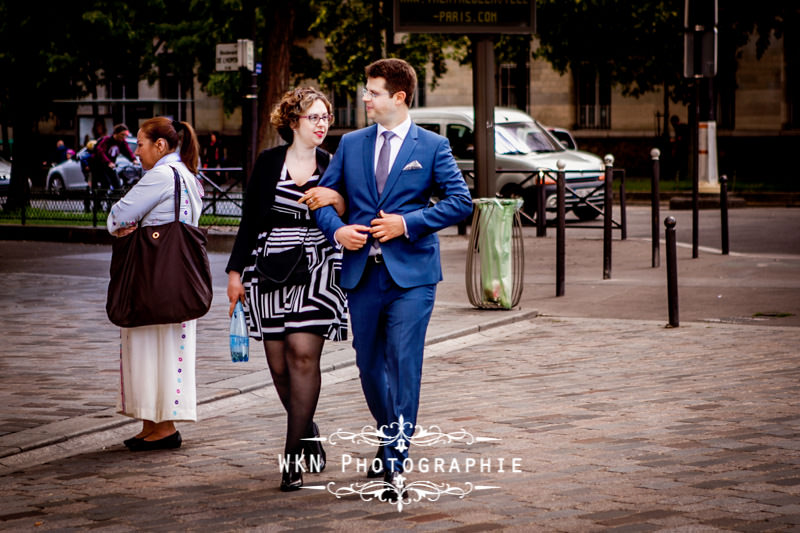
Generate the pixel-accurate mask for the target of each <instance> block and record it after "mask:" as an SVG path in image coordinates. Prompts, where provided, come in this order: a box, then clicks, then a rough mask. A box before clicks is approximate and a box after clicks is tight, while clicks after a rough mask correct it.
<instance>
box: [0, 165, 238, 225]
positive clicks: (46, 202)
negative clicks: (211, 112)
mask: <svg viewBox="0 0 800 533" xmlns="http://www.w3.org/2000/svg"><path fill="white" fill-rule="evenodd" d="M241 174H242V169H241V168H234V167H231V168H224V169H223V168H220V169H203V172H201V173H200V178H201V179H202V181H203V188H204V195H203V212H202V215H201V216H200V226H205V227H207V226H238V225H239V222H240V220H241V217H242V204H243V197H244V195H243V193H242V186H241V177H240V176H241ZM212 177H213V179H212ZM129 189H130V188H129V187H128V188H124V189H118V190H112V191H109V190H94V191H91V190H88V189H84V190H78V191H65V192H63V193H62V194H55V193H52V192H47V191H32V192H31V193H30V194H29V196H28V198H27V201H26V202H22V203H23V204H24V205H23V207H20V208H16V209H7V208H6V205H7V200H8V198H7V197H6V196H3V195H0V222H6V223H17V224H23V225H25V224H36V223H55V224H64V225H76V226H93V227H97V226H105V224H106V219H107V218H108V211H109V210H110V208H111V206H112V205H113V204H114V203H115V202H117V201H118V200H119V199H120V198H122V197H123V196H124V195H125V193H126V192H127V191H128V190H129Z"/></svg>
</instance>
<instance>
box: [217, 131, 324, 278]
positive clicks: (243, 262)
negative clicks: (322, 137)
mask: <svg viewBox="0 0 800 533" xmlns="http://www.w3.org/2000/svg"><path fill="white" fill-rule="evenodd" d="M288 148H289V145H286V144H284V145H281V146H276V147H275V148H270V149H268V150H264V151H263V152H261V153H260V154H259V156H258V159H257V160H256V164H255V166H254V167H253V174H252V175H251V176H250V182H249V183H248V184H247V191H246V192H245V197H244V207H243V209H242V221H241V223H240V224H239V231H238V232H237V233H236V240H235V241H234V243H233V250H232V251H231V257H230V259H228V266H226V267H225V272H230V271H231V270H233V271H235V272H239V273H241V272H242V271H243V270H244V268H245V267H246V266H247V265H248V264H249V263H250V261H251V256H252V252H253V249H254V248H255V246H256V241H257V239H258V234H259V233H261V232H263V231H268V230H270V229H271V228H272V220H271V219H270V213H271V209H270V208H271V207H272V203H273V202H274V201H275V188H276V187H277V186H278V180H279V179H280V177H281V169H282V168H283V163H284V162H285V161H286V150H287V149H288ZM330 159H331V155H330V154H329V153H328V152H326V151H325V150H323V149H321V148H317V172H319V175H320V176H322V174H323V173H324V172H325V169H326V168H328V163H329V162H330Z"/></svg>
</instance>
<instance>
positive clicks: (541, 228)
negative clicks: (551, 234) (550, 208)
mask: <svg viewBox="0 0 800 533" xmlns="http://www.w3.org/2000/svg"><path fill="white" fill-rule="evenodd" d="M544 181H545V179H544V172H542V171H541V170H540V171H539V175H538V176H537V177H536V236H537V237H547V209H545V205H544V203H545V200H546V199H547V194H546V193H545V190H544Z"/></svg>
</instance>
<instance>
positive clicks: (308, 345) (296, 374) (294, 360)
mask: <svg viewBox="0 0 800 533" xmlns="http://www.w3.org/2000/svg"><path fill="white" fill-rule="evenodd" d="M324 343H325V339H324V338H323V337H322V336H320V335H317V334H315V333H305V332H298V333H290V334H288V335H286V338H285V339H284V340H265V341H264V350H265V351H266V352H267V363H268V364H269V371H270V374H272V381H273V383H275V390H276V391H277V392H278V396H279V397H280V399H281V403H282V404H283V407H284V408H285V409H286V413H287V415H288V417H287V418H288V421H287V426H286V444H285V445H284V453H286V454H292V455H294V454H299V453H300V450H301V448H302V443H303V441H302V440H300V439H302V438H304V437H309V436H311V422H312V421H313V420H314V411H316V409H317V400H318V399H319V389H320V385H321V383H322V377H321V375H320V369H319V361H320V356H321V355H322V345H323V344H324Z"/></svg>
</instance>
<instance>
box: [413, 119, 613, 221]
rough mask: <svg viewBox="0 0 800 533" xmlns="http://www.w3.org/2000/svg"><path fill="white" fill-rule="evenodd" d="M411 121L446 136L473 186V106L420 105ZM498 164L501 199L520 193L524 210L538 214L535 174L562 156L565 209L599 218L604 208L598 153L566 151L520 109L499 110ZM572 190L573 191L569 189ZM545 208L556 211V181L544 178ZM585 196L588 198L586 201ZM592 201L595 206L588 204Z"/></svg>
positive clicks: (602, 173)
mask: <svg viewBox="0 0 800 533" xmlns="http://www.w3.org/2000/svg"><path fill="white" fill-rule="evenodd" d="M410 114H411V119H412V120H413V121H414V122H415V123H416V124H417V125H418V126H420V127H423V128H426V129H429V130H431V131H434V132H436V133H438V134H440V135H444V136H445V137H447V138H448V140H449V141H450V146H451V148H452V149H453V155H454V156H455V158H456V161H457V162H458V166H459V168H460V169H461V170H462V171H463V172H464V176H465V179H466V180H467V185H468V186H469V188H470V190H473V189H474V183H473V178H472V177H473V173H472V171H473V169H474V135H473V124H474V110H473V108H471V107H467V106H463V107H422V108H413V109H411V110H410ZM494 121H495V125H494V127H495V141H494V143H495V152H496V153H495V159H496V161H495V163H496V167H497V170H498V172H497V181H496V183H495V187H494V190H495V191H496V192H497V193H498V194H499V195H500V196H503V197H506V198H512V197H519V198H522V199H523V200H524V201H525V204H524V206H523V210H524V211H525V213H527V214H528V215H529V216H531V217H533V216H534V214H535V213H536V203H537V202H536V187H535V186H534V184H535V181H534V180H535V176H536V175H537V174H538V171H539V169H550V170H553V173H552V176H553V178H554V177H555V171H556V169H557V166H556V162H557V161H558V160H559V159H560V160H562V161H564V163H565V164H566V168H565V170H566V178H567V181H566V184H567V187H568V190H567V192H566V209H567V211H572V212H573V213H574V214H575V215H576V216H577V217H578V218H580V219H581V220H591V219H594V218H596V217H597V216H598V215H599V214H600V211H599V209H602V208H603V200H604V193H603V179H604V177H605V166H604V163H603V160H602V159H600V158H599V157H597V156H596V155H593V154H590V153H588V152H583V151H581V150H567V149H565V148H564V146H563V145H562V144H561V143H560V142H559V141H558V140H557V139H556V138H555V137H554V136H553V135H552V134H551V133H550V132H549V131H547V129H546V128H544V127H543V126H542V125H541V124H539V122H537V121H536V120H534V119H533V118H531V117H530V116H529V115H526V114H525V113H523V112H522V111H519V110H516V109H506V108H495V110H494ZM569 189H572V190H573V191H574V194H573V193H571V192H570V191H569ZM545 196H546V200H545V208H546V209H547V210H548V211H555V210H556V184H555V180H554V179H550V178H546V181H545ZM582 199H584V200H583V201H582ZM587 202H588V203H591V204H592V205H593V206H596V207H597V209H595V208H594V207H592V206H590V205H586V203H587Z"/></svg>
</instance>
